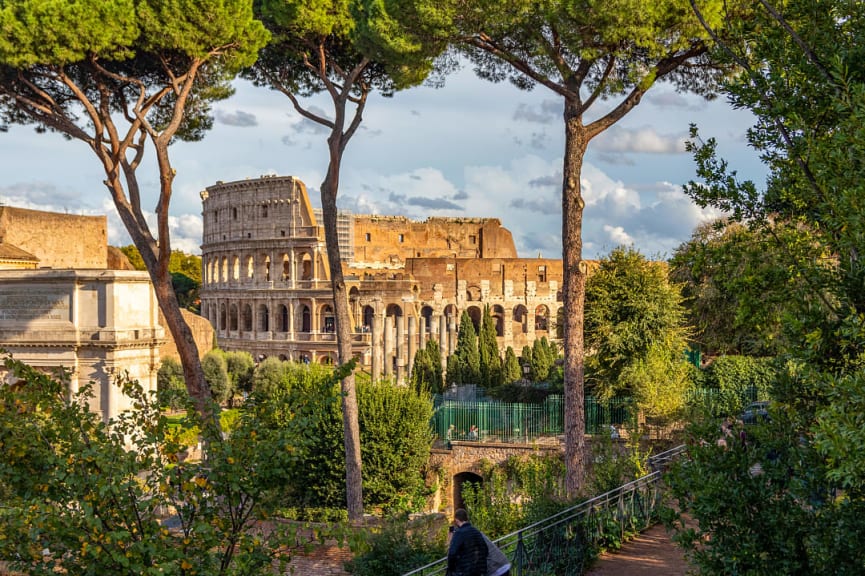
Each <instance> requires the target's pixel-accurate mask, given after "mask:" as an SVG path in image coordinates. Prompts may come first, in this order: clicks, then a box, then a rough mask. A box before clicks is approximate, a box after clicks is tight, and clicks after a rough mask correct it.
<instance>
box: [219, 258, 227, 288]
mask: <svg viewBox="0 0 865 576" xmlns="http://www.w3.org/2000/svg"><path fill="white" fill-rule="evenodd" d="M219 281H220V282H222V283H223V284H224V283H226V282H228V256H223V257H222V271H221V272H220V275H219Z"/></svg>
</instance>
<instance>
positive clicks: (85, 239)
mask: <svg viewBox="0 0 865 576" xmlns="http://www.w3.org/2000/svg"><path fill="white" fill-rule="evenodd" d="M0 243H5V244H9V245H11V246H15V247H17V248H18V249H20V250H23V251H25V252H27V253H29V254H32V255H33V256H34V257H35V258H36V259H37V260H38V261H39V267H40V268H75V269H79V270H80V269H102V270H104V269H105V268H106V267H107V259H108V233H107V220H106V218H105V216H76V215H71V214H58V213H55V212H43V211H41V210H27V209H25V208H15V207H12V206H0Z"/></svg>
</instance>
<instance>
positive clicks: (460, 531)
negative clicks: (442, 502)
mask: <svg viewBox="0 0 865 576" xmlns="http://www.w3.org/2000/svg"><path fill="white" fill-rule="evenodd" d="M454 524H455V525H456V530H454V532H453V536H452V537H451V544H450V547H449V548H448V569H447V576H486V574H487V555H488V554H489V549H488V547H487V542H486V541H485V540H484V536H483V534H481V532H480V530H478V529H477V528H475V527H474V526H472V525H471V522H469V514H468V512H466V511H465V510H464V509H462V508H459V509H458V510H457V511H456V512H454Z"/></svg>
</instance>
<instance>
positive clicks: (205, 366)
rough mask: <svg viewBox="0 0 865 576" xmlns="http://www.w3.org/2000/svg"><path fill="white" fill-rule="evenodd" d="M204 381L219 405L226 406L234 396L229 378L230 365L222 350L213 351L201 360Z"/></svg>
mask: <svg viewBox="0 0 865 576" xmlns="http://www.w3.org/2000/svg"><path fill="white" fill-rule="evenodd" d="M201 368H202V370H204V379H205V381H207V385H208V386H210V393H211V394H212V395H213V399H214V401H216V403H217V404H225V403H226V402H227V401H228V399H229V398H231V397H232V396H233V395H234V389H233V387H232V383H231V379H230V378H229V376H228V363H227V362H226V361H225V353H224V352H223V351H222V350H218V349H216V350H211V351H210V352H208V353H207V354H205V355H204V358H202V360H201Z"/></svg>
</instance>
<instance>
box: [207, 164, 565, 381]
mask: <svg viewBox="0 0 865 576" xmlns="http://www.w3.org/2000/svg"><path fill="white" fill-rule="evenodd" d="M201 198H202V202H203V217H204V238H203V244H202V247H201V249H202V267H203V272H204V273H203V286H202V289H201V302H202V314H203V315H204V316H205V317H206V318H208V319H209V320H210V322H211V323H212V324H213V326H214V328H215V329H216V332H217V339H218V343H219V346H220V347H221V348H223V349H225V350H246V351H248V352H250V353H252V355H253V356H254V357H256V358H258V359H262V358H264V357H267V356H278V357H279V358H282V359H287V360H295V361H301V362H318V363H324V364H327V363H332V362H334V361H335V359H336V357H337V352H336V338H335V326H334V312H333V296H332V293H331V287H330V279H329V266H328V262H327V250H326V247H325V240H324V229H323V226H321V225H319V224H318V222H319V220H320V214H318V213H317V210H314V209H313V208H312V205H311V204H310V201H309V197H308V195H307V191H306V187H305V186H304V184H303V182H301V181H300V180H298V179H297V178H293V177H290V176H285V177H283V176H263V177H261V178H258V179H250V180H244V181H238V182H229V183H223V182H217V183H216V184H215V185H213V186H210V187H208V188H207V189H206V190H205V191H203V192H202V193H201ZM339 242H340V254H341V257H342V260H343V271H344V274H345V280H346V284H347V287H348V289H349V309H350V311H351V314H352V318H353V330H352V332H353V334H352V340H353V341H352V346H353V349H354V352H355V356H356V357H357V358H358V359H359V360H360V364H361V366H362V369H363V370H366V371H368V372H370V373H371V374H372V375H373V376H374V377H376V378H377V377H381V376H386V377H393V378H396V379H397V381H401V380H403V379H404V378H405V377H406V376H408V372H409V370H410V369H411V366H412V363H413V361H414V354H415V351H416V350H418V348H419V347H422V346H425V345H426V342H427V339H430V338H432V339H435V340H437V341H438V343H439V345H440V346H441V349H442V350H443V351H444V352H446V353H450V352H453V350H454V347H455V346H456V337H457V328H458V326H457V323H458V321H459V318H460V316H461V314H462V312H463V311H466V312H468V314H469V316H470V317H471V318H472V320H473V322H474V324H475V326H477V325H478V324H479V323H480V319H481V316H482V313H483V308H484V307H485V306H487V305H489V307H490V311H491V314H492V316H493V318H494V320H495V324H496V331H497V334H498V341H499V346H500V348H501V349H504V348H506V347H507V346H512V347H513V348H514V350H515V351H516V352H517V353H518V354H519V352H520V350H521V349H522V347H523V346H524V345H531V344H532V343H533V342H534V340H535V339H536V338H540V337H542V336H546V337H547V338H550V339H555V338H556V336H557V333H556V332H557V331H556V319H557V318H558V317H559V314H561V311H562V297H561V288H560V287H561V283H562V261H561V260H555V259H542V258H518V257H517V253H516V249H515V247H514V242H513V237H512V236H511V233H510V231H508V230H507V229H506V228H504V227H502V225H501V222H499V220H497V219H495V218H428V219H426V220H424V221H422V222H419V221H413V220H410V219H408V218H405V217H401V216H375V215H352V214H348V213H343V214H340V217H339Z"/></svg>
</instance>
